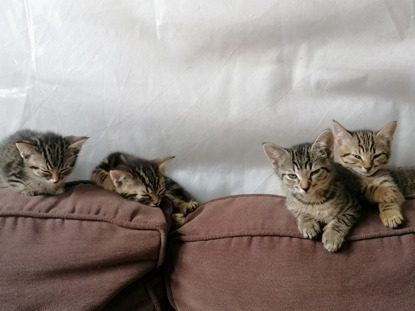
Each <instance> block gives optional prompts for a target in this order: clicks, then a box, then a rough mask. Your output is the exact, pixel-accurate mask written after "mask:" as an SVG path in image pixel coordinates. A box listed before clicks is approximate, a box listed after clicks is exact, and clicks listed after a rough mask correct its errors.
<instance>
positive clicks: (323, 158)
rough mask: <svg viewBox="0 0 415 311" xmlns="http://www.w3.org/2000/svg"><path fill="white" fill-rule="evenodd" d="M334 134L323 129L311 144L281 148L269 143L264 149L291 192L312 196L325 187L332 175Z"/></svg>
mask: <svg viewBox="0 0 415 311" xmlns="http://www.w3.org/2000/svg"><path fill="white" fill-rule="evenodd" d="M332 148H333V135H332V133H331V132H330V131H328V130H326V131H324V132H323V133H321V134H320V136H319V137H318V138H317V139H316V140H315V142H314V143H313V144H309V143H306V144H301V145H297V146H294V147H292V148H283V147H280V146H276V145H273V144H270V143H265V144H263V149H264V152H265V154H266V155H267V157H268V158H269V160H270V161H271V164H272V166H273V167H274V168H275V170H276V173H277V175H278V176H279V177H280V178H281V181H282V182H283V183H284V184H285V185H286V186H287V187H286V188H287V189H289V190H290V191H291V192H292V193H295V194H299V195H301V196H304V197H306V196H310V197H311V196H313V195H314V194H315V193H316V192H319V191H325V190H327V188H328V187H329V184H330V181H331V179H332V174H331V171H332V168H333V161H332V159H331V154H332Z"/></svg>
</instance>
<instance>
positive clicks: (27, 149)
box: [16, 141, 39, 159]
mask: <svg viewBox="0 0 415 311" xmlns="http://www.w3.org/2000/svg"><path fill="white" fill-rule="evenodd" d="M16 147H17V149H18V150H19V152H20V156H21V157H22V158H23V159H27V158H28V157H30V156H31V155H34V154H37V153H39V151H38V149H37V147H36V146H35V145H34V144H32V143H31V142H29V141H21V142H17V143H16Z"/></svg>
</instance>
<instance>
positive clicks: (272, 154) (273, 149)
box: [262, 143, 290, 168]
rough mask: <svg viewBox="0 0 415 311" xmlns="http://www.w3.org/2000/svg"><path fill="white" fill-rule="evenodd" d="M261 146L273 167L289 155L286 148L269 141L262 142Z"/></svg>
mask: <svg viewBox="0 0 415 311" xmlns="http://www.w3.org/2000/svg"><path fill="white" fill-rule="evenodd" d="M262 148H263V149H264V152H265V154H266V156H267V157H268V159H269V160H270V161H271V164H272V166H273V167H274V168H276V167H278V166H279V165H280V164H281V162H283V161H284V160H285V159H287V157H289V156H290V155H289V153H288V151H287V150H286V149H284V148H282V147H280V146H277V145H273V144H271V143H263V144H262Z"/></svg>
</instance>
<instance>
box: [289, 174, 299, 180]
mask: <svg viewBox="0 0 415 311" xmlns="http://www.w3.org/2000/svg"><path fill="white" fill-rule="evenodd" d="M287 176H288V178H290V179H297V175H295V174H287Z"/></svg>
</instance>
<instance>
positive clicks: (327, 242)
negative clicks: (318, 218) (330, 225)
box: [321, 230, 344, 252]
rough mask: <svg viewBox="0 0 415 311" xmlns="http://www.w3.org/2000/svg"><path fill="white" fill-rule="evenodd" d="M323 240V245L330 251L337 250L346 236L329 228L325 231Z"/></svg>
mask: <svg viewBox="0 0 415 311" xmlns="http://www.w3.org/2000/svg"><path fill="white" fill-rule="evenodd" d="M321 241H322V242H323V246H324V248H325V249H326V250H328V251H329V252H335V251H337V250H338V249H339V248H340V247H341V246H342V244H343V242H344V236H343V234H341V233H339V232H337V231H334V230H327V231H325V232H324V233H323V236H322V238H321Z"/></svg>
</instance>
